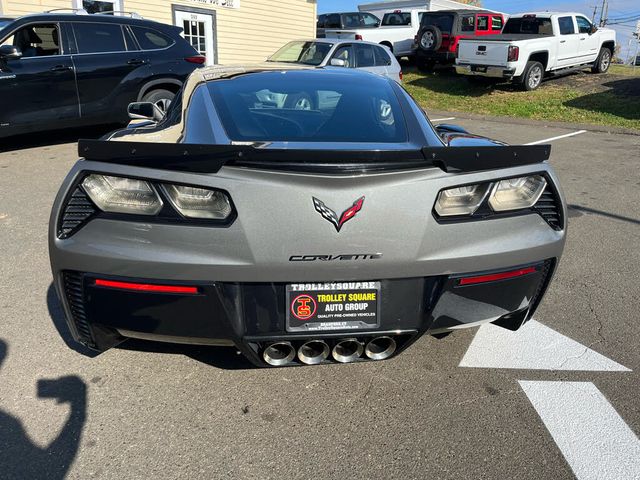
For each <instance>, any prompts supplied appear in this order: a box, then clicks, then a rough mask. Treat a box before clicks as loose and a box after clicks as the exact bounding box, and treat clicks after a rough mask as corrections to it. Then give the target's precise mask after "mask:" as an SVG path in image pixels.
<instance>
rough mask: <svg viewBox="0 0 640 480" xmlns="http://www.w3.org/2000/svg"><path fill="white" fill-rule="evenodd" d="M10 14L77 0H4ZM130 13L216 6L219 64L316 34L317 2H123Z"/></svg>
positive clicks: (247, 59) (165, 19)
mask: <svg viewBox="0 0 640 480" xmlns="http://www.w3.org/2000/svg"><path fill="white" fill-rule="evenodd" d="M0 1H1V2H3V7H4V13H5V15H26V14H29V13H39V12H43V11H46V10H52V9H56V8H71V7H72V5H73V1H72V0H0ZM122 4H123V9H124V10H125V11H132V12H137V13H138V14H140V15H142V16H143V17H144V18H147V19H149V20H156V21H158V22H162V23H169V24H173V14H172V10H171V6H172V5H174V6H175V7H176V8H177V9H179V8H180V7H181V6H183V7H190V8H198V9H202V10H215V12H216V24H217V32H215V35H216V44H217V62H218V63H224V64H234V63H236V64H237V63H252V62H261V61H264V60H265V59H266V57H267V56H269V55H271V54H272V53H274V52H275V51H276V50H277V49H278V48H280V47H281V46H282V45H284V44H285V43H287V42H289V41H291V40H295V39H299V38H315V32H316V2H315V0H241V2H240V8H225V7H212V6H209V5H206V4H203V3H201V2H195V1H188V0H175V1H168V0H122Z"/></svg>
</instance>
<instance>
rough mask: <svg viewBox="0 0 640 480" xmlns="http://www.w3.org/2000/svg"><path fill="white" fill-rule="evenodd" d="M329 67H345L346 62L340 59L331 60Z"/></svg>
mask: <svg viewBox="0 0 640 480" xmlns="http://www.w3.org/2000/svg"><path fill="white" fill-rule="evenodd" d="M331 66H332V67H346V66H347V62H346V61H344V60H343V59H341V58H332V59H331Z"/></svg>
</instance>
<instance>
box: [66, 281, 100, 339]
mask: <svg viewBox="0 0 640 480" xmlns="http://www.w3.org/2000/svg"><path fill="white" fill-rule="evenodd" d="M62 279H63V283H64V294H65V296H66V298H67V304H68V305H69V310H70V311H71V317H72V320H73V324H74V325H75V327H76V330H77V332H78V337H79V338H78V339H79V340H80V342H82V343H84V344H85V345H87V346H88V347H95V342H94V340H93V335H92V334H91V328H90V327H89V322H87V315H86V312H85V310H84V286H83V282H82V275H81V274H79V273H77V272H64V273H63V274H62Z"/></svg>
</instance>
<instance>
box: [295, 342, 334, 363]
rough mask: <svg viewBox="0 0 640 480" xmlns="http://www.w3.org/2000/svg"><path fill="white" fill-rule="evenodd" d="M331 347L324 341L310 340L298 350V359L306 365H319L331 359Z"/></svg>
mask: <svg viewBox="0 0 640 480" xmlns="http://www.w3.org/2000/svg"><path fill="white" fill-rule="evenodd" d="M329 352H330V349H329V345H327V343H326V342H324V341H323V340H309V341H308V342H306V343H304V344H302V346H300V348H299V349H298V359H299V360H300V361H301V362H302V363H304V364H306V365H317V364H319V363H322V362H324V361H325V360H326V359H327V358H328V357H329Z"/></svg>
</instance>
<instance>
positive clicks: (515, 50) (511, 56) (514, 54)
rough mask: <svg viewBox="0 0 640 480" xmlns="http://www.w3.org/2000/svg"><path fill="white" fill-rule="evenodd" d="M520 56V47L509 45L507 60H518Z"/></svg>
mask: <svg viewBox="0 0 640 480" xmlns="http://www.w3.org/2000/svg"><path fill="white" fill-rule="evenodd" d="M519 56H520V47H516V46H515V45H509V53H507V62H517V61H518V57H519Z"/></svg>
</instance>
